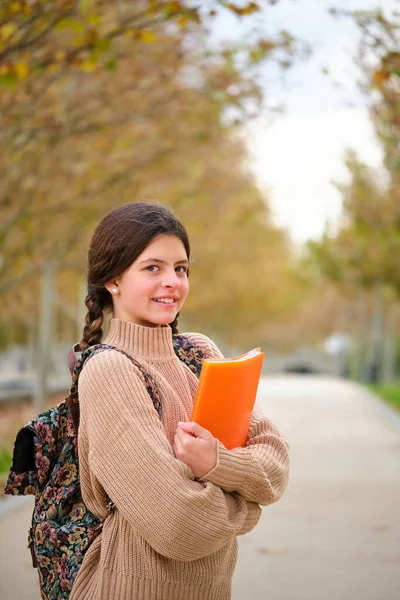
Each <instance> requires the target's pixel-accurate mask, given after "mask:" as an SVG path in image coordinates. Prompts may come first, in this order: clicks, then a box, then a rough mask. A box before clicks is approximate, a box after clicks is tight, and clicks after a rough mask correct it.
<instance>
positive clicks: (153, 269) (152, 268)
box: [145, 265, 159, 273]
mask: <svg viewBox="0 0 400 600" xmlns="http://www.w3.org/2000/svg"><path fill="white" fill-rule="evenodd" d="M158 268H159V267H158V266H157V265H149V266H148V267H146V268H145V271H150V273H154V272H155V271H156V270H157V269H158Z"/></svg>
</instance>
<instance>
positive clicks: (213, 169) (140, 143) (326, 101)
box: [0, 0, 400, 600]
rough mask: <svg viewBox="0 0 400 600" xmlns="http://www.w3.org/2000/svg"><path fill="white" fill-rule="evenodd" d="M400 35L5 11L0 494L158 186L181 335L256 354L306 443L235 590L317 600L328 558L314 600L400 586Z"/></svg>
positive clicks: (223, 18)
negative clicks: (106, 271) (111, 231)
mask: <svg viewBox="0 0 400 600" xmlns="http://www.w3.org/2000/svg"><path fill="white" fill-rule="evenodd" d="M399 42H400V12H399V3H398V2H397V1H396V0H380V1H379V2H378V1H376V0H348V1H346V2H342V1H340V0H332V1H326V2H316V1H315V0H269V1H268V0H258V1H255V2H250V1H248V0H234V1H232V2H228V1H226V0H203V1H202V2H199V1H195V0H183V1H175V0H173V1H166V0H135V2H132V1H128V0H117V1H115V2H112V3H110V2H105V1H103V0H97V1H94V0H9V1H7V2H1V3H0V156H1V159H0V297H1V312H0V479H1V481H0V484H1V486H0V487H1V489H2V488H3V484H4V482H5V479H6V476H7V471H8V469H9V466H10V463H11V452H12V445H13V440H14V437H15V433H16V431H17V429H18V428H19V427H20V426H21V425H23V424H24V422H26V421H28V420H29V419H30V418H32V417H33V416H36V414H38V412H40V411H41V410H43V409H44V408H45V407H47V406H49V405H51V404H54V403H56V402H58V401H60V400H62V399H63V398H64V397H65V395H66V393H67V390H68V387H69V383H70V377H69V372H68V369H67V353H68V350H69V349H70V347H71V346H72V344H74V343H75V342H77V341H79V340H80V339H81V333H82V328H83V323H84V317H85V306H84V297H85V294H86V289H85V266H86V253H87V246H88V241H89V238H90V235H91V233H92V231H93V229H94V227H95V225H96V224H97V222H98V221H99V220H100V219H101V218H102V217H103V215H104V214H105V213H106V212H108V211H109V210H111V209H112V208H114V207H116V206H119V205H121V204H123V203H125V202H131V201H143V200H157V201H159V202H161V203H162V204H164V205H166V206H169V207H172V209H173V210H174V211H175V213H176V214H177V216H178V217H179V218H180V219H181V220H182V222H183V223H184V224H185V225H186V227H187V229H188V231H189V235H190V239H191V244H192V249H193V264H192V266H191V275H190V280H191V294H190V296H189V299H188V300H187V303H186V305H185V308H184V310H183V312H182V315H181V316H180V321H179V325H180V331H201V332H203V333H205V334H207V335H209V336H210V337H211V338H212V339H214V340H215V341H216V343H217V344H218V345H219V346H220V347H221V349H222V351H223V352H224V353H225V355H227V356H229V355H230V356H233V355H237V354H239V353H242V352H245V351H246V350H248V349H250V348H251V347H254V346H262V348H263V350H265V352H266V357H265V364H264V379H263V382H262V384H261V387H260V394H261V395H262V398H263V401H264V402H265V408H266V410H267V411H269V412H270V414H271V416H272V417H273V418H275V417H276V420H277V423H278V424H279V426H280V427H282V429H283V431H284V432H285V433H286V434H287V435H288V438H289V439H290V441H291V443H292V448H293V450H292V451H293V464H294V467H293V473H294V475H293V476H292V482H293V483H292V485H293V488H292V492H291V493H289V492H288V495H287V497H286V498H287V500H285V501H284V502H283V503H282V504H281V503H278V504H279V507H278V508H277V509H276V511H277V512H272V513H271V514H273V515H275V517H274V519H276V521H275V520H273V522H274V523H275V522H276V524H277V525H276V530H275V538H274V535H273V532H274V530H273V529H271V523H270V522H269V521H268V528H266V529H265V536H266V538H265V539H268V541H269V543H270V545H269V546H267V547H266V546H265V542H264V545H263V546H260V543H259V542H257V543H258V544H259V546H258V549H256V550H254V553H253V554H252V553H251V551H250V549H249V548H250V545H251V544H250V545H248V546H247V553H245V554H244V555H243V556H244V559H243V560H242V562H241V567H240V569H241V570H240V572H239V573H242V574H243V584H240V582H239V579H238V580H237V581H238V583H237V586H239V587H240V585H242V588H241V589H243V596H240V598H242V597H243V598H249V597H251V598H253V597H254V598H256V597H257V598H259V597H264V596H263V593H262V592H260V594H258V592H257V593H256V592H254V593H253V595H251V594H250V595H249V594H248V589H247V582H248V578H249V573H252V569H255V570H254V576H252V582H253V585H255V586H257V585H260V586H264V587H262V590H265V589H267V588H266V587H265V582H262V577H260V574H262V573H264V566H263V564H264V563H263V564H262V566H260V565H259V563H258V562H257V561H256V562H254V563H253V562H252V561H253V558H254V560H256V558H255V557H258V558H257V560H266V559H268V560H269V561H270V562H269V565H270V569H269V571H268V573H269V575H268V582H272V583H271V585H272V586H273V585H275V587H272V588H271V589H272V590H273V591H275V593H274V597H275V598H278V597H279V598H281V597H282V598H285V600H288V599H289V598H292V597H293V598H296V599H297V600H299V599H300V600H301V598H305V599H307V600H310V599H311V598H314V597H315V598H317V599H318V600H320V598H321V597H322V596H321V594H320V592H318V591H316V592H315V594H314V595H313V592H312V591H311V588H310V587H308V588H307V590H306V588H305V587H302V585H301V583H293V584H292V590H291V592H290V589H289V588H288V587H287V586H288V583H289V582H288V575H287V573H289V579H290V573H292V576H293V574H294V573H295V571H296V569H297V571H298V572H299V573H300V571H301V572H302V573H306V574H307V573H308V572H309V571H310V569H311V566H312V565H315V564H316V563H315V561H316V560H317V557H318V556H320V557H321V556H322V557H323V561H324V562H323V563H321V565H322V567H321V565H320V567H321V568H319V567H318V568H317V572H318V573H319V576H320V577H321V582H322V583H321V586H322V587H324V588H325V589H326V590H328V591H329V589H330V590H331V595H324V596H323V597H326V598H328V597H329V598H333V597H335V598H338V599H340V600H342V599H347V598H352V597H354V594H357V593H358V594H360V593H362V594H363V597H364V598H368V599H369V600H370V599H372V598H374V599H375V600H389V599H390V600H393V599H394V598H397V597H398V590H399V589H400V582H398V584H399V585H398V586H397V587H396V586H395V583H394V582H395V577H397V575H396V574H395V571H394V561H395V558H396V556H397V558H398V548H399V547H400V546H399V542H400V537H399V536H400V532H399V530H398V523H399V522H400V519H399V518H398V516H399V515H398V510H397V516H396V515H395V507H397V509H398V506H399V501H398V500H399V499H400V496H399V488H398V483H397V487H396V488H395V481H396V475H395V473H396V468H397V471H398V466H397V467H396V465H398V464H399V461H398V448H399V439H398V431H399V429H397V430H396V433H393V431H392V430H390V432H389V430H388V429H387V428H386V425H383V424H382V423H383V422H381V421H379V420H377V417H374V418H375V421H374V423H373V424H371V422H370V421H369V420H368V419H370V418H372V414H375V413H374V411H373V410H372V408H371V406H372V405H371V404H369V403H368V402H371V398H372V396H371V395H369V396H368V394H370V392H371V391H373V392H374V393H375V394H378V395H379V396H380V398H381V399H382V400H383V401H384V403H385V402H386V403H388V404H389V405H391V406H392V408H393V409H394V412H393V411H392V412H391V415H392V416H391V417H390V419H391V423H392V424H393V423H394V420H393V419H394V416H393V415H395V414H396V412H395V411H396V410H397V409H399V408H400V302H399V297H400V269H399V260H400V43H399ZM302 382H303V383H302ZM341 386H342V387H341ZM352 386H353V387H352ZM364 392H365V394H366V395H365V396H363V395H362V394H363V393H364ZM299 398H300V399H301V400H302V402H300V403H299V402H298V400H299ZM366 398H369V400H368V401H367V400H366ZM384 403H383V404H381V406H383V407H385V406H386V405H385V404H384ZM374 406H375V405H374ZM368 407H369V408H368ZM374 410H375V409H374ZM371 411H372V412H371ZM387 414H389V413H387ZM313 419H315V420H316V421H315V422H314V421H313ZM397 423H399V421H397ZM356 426H357V427H358V429H356ZM309 431H312V432H313V434H312V436H311V437H310V436H309V435H308V432H309ZM346 435H347V436H348V438H346ZM339 447H340V448H341V452H342V454H340V453H339V454H338V448H339ZM396 449H397V450H396ZM378 450H379V452H378ZM368 453H370V454H368ZM349 459H350V460H349ZM357 461H358V462H357ZM382 465H385V468H383V466H382ZM335 477H336V479H335ZM378 480H379V482H380V483H379V486H376V485H375V484H376V481H378ZM399 480H400V478H398V479H397V482H398V481H399ZM306 484H307V485H306ZM328 484H329V485H331V487H329V485H328ZM322 485H325V487H321V486H322ZM327 485H328V487H326V486H327ZM355 485H357V486H358V487H354V486H355ZM332 486H333V487H332ZM385 486H386V487H385ZM378 487H379V490H380V495H379V497H378V495H376V496H373V494H372V491H371V490H374V489H375V488H378ZM1 493H2V491H1ZM1 493H0V494H1ZM376 493H378V492H376ZM357 494H358V495H357ZM396 494H397V496H396ZM396 497H397V499H398V500H395V499H396ZM13 500H14V499H13ZM347 502H353V504H351V505H350V504H347ZM368 502H369V504H368ZM5 503H6V501H5V500H4V498H0V509H1V505H2V504H3V505H5ZM299 507H304V512H300V513H299V510H303V508H301V509H300V508H299ZM339 509H340V510H341V511H342V512H341V513H340V514H339V512H337V511H339ZM274 510H275V508H274V509H273V511H274ZM279 511H280V512H279ZM296 511H297V512H296ZM323 511H325V513H323ZM335 511H336V512H335ZM346 511H347V512H346ZM0 512H1V511H0ZM28 512H29V511H28ZM21 514H22V513H21ZM268 514H270V513H268ZM336 514H337V515H338V517H337V519H338V520H337V522H335V520H334V519H335V515H336ZM364 517H365V519H364ZM9 518H10V519H11V517H9ZM15 519H17V517H15ZM266 519H268V518H267V517H266ZM290 519H292V521H291V520H290ZM318 519H320V520H318ZM357 519H359V521H358V520H357ZM363 519H364V520H363ZM390 519H391V521H390ZM28 520H29V518H28V516H26V515H25V516H24V518H22V516H21V518H20V522H19V521H18V523H19V525H18V527H20V529H21V532H23V531H24V528H25V523H26V528H27V527H28ZM7 522H8V521H7ZM358 522H359V529H357V526H358V525H357V523H358ZM1 523H2V524H1V527H5V525H4V523H5V520H4V519H3V520H2V521H1ZM9 523H10V525H9V527H11V529H10V531H14V527H15V528H17V522H15V525H14V524H13V523H14V522H13V521H12V520H10V521H9ZM264 523H265V527H267V525H266V523H267V520H265V521H264ZM312 523H314V527H315V530H312ZM395 523H397V526H396V525H395ZM303 524H304V527H306V526H307V527H311V529H308V530H304V531H303V530H301V527H302V526H303ZM307 524H308V525H307ZM310 524H311V525H310ZM354 524H356V529H355V530H354V529H352V526H353V525H354ZM299 527H300V529H299ZM396 527H397V529H396ZM0 530H1V532H2V533H1V536H2V538H3V539H4V540H9V539H10V533H9V532H8V530H7V531H6V530H4V531H3V529H0ZM259 531H264V530H262V528H261V529H259ZM271 531H272V533H271ZM313 531H314V532H315V538H314V537H313V535H314V533H313ZM7 532H8V533H7ZM307 532H308V533H307ZM310 532H311V533H310ZM338 532H339V533H338ZM351 532H352V533H351ZM396 532H397V533H396ZM22 535H23V536H24V535H25V533H23V534H22V533H21V536H22ZM259 535H260V534H259ZM262 535H264V533H262ZM335 535H338V536H339V537H340V536H342V537H341V538H340V539H339V538H338V539H337V540H336V538H335ZM346 535H347V536H348V537H346ZM271 536H272V537H271ZM318 536H319V537H318ZM374 536H375V537H374ZM379 536H380V537H379ZM385 536H389V538H388V537H385ZM390 536H391V537H390ZM396 536H397V537H396ZM378 538H379V542H380V544H381V545H380V546H379V548H380V550H379V552H380V553H381V554H380V555H379V558H378V559H376V556H377V555H376V552H378V550H377V548H378V543H377V540H378ZM21 539H22V537H21ZM246 539H247V537H246V538H245V540H244V542H243V544H245V542H246ZM273 539H275V541H276V544H275V547H274V546H273V543H274V542H273ZM317 539H318V540H320V541H319V542H318V543H317V542H316V540H317ZM271 540H272V541H271ZM299 540H300V541H301V540H303V542H302V543H303V545H304V548H303V550H302V552H303V555H302V556H303V557H304V562H301V560H299V555H298V554H296V544H299V543H300V542H299ZM326 540H328V541H326ZM335 540H336V541H335ZM388 540H389V542H390V540H391V542H392V546H390V544H389V542H388ZM314 542H315V545H314V546H313V544H314ZM24 543H25V542H24ZM255 543H256V542H254V544H255ZM18 544H19V542H18ZM285 544H286V547H284V545H285ZM318 544H319V545H318ZM329 544H330V545H329ZM335 544H336V545H335ZM352 544H353V545H352ZM353 546H354V548H356V549H355V550H354V552H353V550H352V548H353ZM243 547H244V548H246V546H243ZM21 548H22V546H21ZM260 548H261V549H260ZM288 548H289V550H288ZM310 548H311V550H310ZM313 548H314V550H312V549H313ZM335 548H336V550H335ZM349 548H350V550H349ZM366 548H369V550H368V552H369V554H368V556H367V554H366V552H367V550H366ZM389 548H391V550H390V549H389ZM1 549H2V550H3V551H4V552H3V555H2V556H3V558H4V561H5V559H6V558H7V557H8V556H9V557H15V562H14V563H13V564H14V567H13V568H15V573H16V576H15V577H14V576H13V580H12V579H11V575H10V573H12V571H11V570H10V569H11V567H10V565H9V563H8V562H7V563H6V561H5V562H4V570H3V571H2V572H1V573H2V574H3V572H4V573H6V574H7V575H8V577H9V580H8V583H7V582H5V583H4V581H5V580H4V578H3V575H2V574H1V577H0V589H1V590H2V597H6V598H7V599H8V598H13V599H14V600H15V598H17V595H16V593H17V592H16V591H15V589H16V588H15V582H16V581H17V580H18V579H19V573H21V566H20V563H18V562H17V561H18V560H20V558H19V552H20V553H21V560H22V561H25V563H26V568H28V562H29V558H28V556H26V557H25V555H22V552H23V550H22V549H20V546H19V545H18V550H15V552H14V553H13V552H11V551H9V546H8V545H6V544H3V547H2V548H1ZM310 552H311V554H310ZM312 552H314V554H312ZM324 552H325V554H324ZM335 552H336V553H337V554H335ZM351 552H353V554H352V555H351V556H350V554H351ZM374 552H375V554H374ZM26 553H27V551H26ZM290 553H292V554H291V556H292V557H293V563H290V564H292V570H290V569H289V571H287V567H288V562H287V556H286V555H290ZM307 553H308V554H307ZM363 553H364V554H363ZM27 554H28V553H27ZM339 555H340V558H339ZM334 556H336V558H334V559H333V558H332V557H334ZM351 557H353V558H354V557H355V558H354V561H353V563H351V564H352V567H351V568H352V569H353V567H354V569H355V571H354V572H356V576H355V579H354V578H353V580H351V582H352V583H351V582H350V579H346V577H347V571H346V568H347V567H348V565H349V564H350V562H349V561H350V558H351ZM360 557H361V558H362V560H361V558H360ZM3 558H2V560H3ZM353 558H351V560H353ZM370 559H371V561H372V560H373V561H374V563H372V562H371V564H370V563H368V560H370ZM12 560H14V558H12ZM321 560H322V559H321ZM335 560H336V563H335ZM274 561H275V562H274ZM285 561H286V562H285ZM332 561H333V562H332ZM338 561H339V562H338ZM340 561H342V562H340ZM357 561H358V562H357ZM379 561H381V562H379ZM385 561H386V562H385ZM25 563H24V564H25ZM333 563H335V564H338V565H339V567H338V572H337V573H336V574H332V572H331V569H332V564H333ZM378 563H379V565H381V566H380V567H379V569H381V570H380V571H379V570H378V571H377V570H376V569H375V567H376V565H377V564H378ZM21 564H22V563H21ZM260 564H261V563H260ZM252 565H253V566H252ZM254 565H258V566H257V568H256V567H254ZM279 565H281V566H279ZM354 565H355V566H354ZM357 565H358V566H357ZM379 565H378V566H379ZM391 565H392V566H391ZM280 569H281V570H280ZM357 569H359V570H358V571H357ZM374 569H375V570H374ZM385 569H386V570H385ZM390 569H392V570H391V571H390ZM307 570H308V571H307ZM328 573H331V575H330V576H329V577H331V579H330V580H329V577H328V575H327V574H328ZM309 576H310V579H309V581H313V580H314V579H313V578H314V577H315V575H311V573H309ZM379 576H380V577H381V579H379ZM240 577H242V575H239V578H240ZM273 577H275V580H274V579H273ZM279 577H281V581H278V580H279ZM299 577H300V579H301V577H303V575H301V574H299ZM368 577H370V578H375V579H374V580H372V579H371V580H369V579H368ZM276 578H278V580H277V579H276ZM324 578H325V579H324ZM300 579H299V581H300ZM328 580H329V581H330V582H331V583H329V584H327V582H328ZM240 581H242V580H240ZM277 581H278V583H277ZM293 581H295V579H294V580H293ZM397 581H398V580H397ZM274 582H275V583H274ZM346 582H347V583H348V587H347V588H346V587H342V588H340V585H342V586H346V585H347V583H346ZM349 582H350V583H351V585H350V583H349ZM1 585H3V588H1ZM21 585H22V586H24V585H25V584H24V583H21ZM35 585H36V584H35ZM352 585H353V587H351V586H352ZM374 585H375V587H374ZM329 586H331V588H329ZM332 586H333V587H332ZM335 586H336V588H337V589H336V588H335ZM337 586H339V587H337ZM363 586H364V588H363ZM239 587H237V588H236V589H237V590H239ZM328 588H329V589H328ZM395 588H396V589H395ZM260 589H261V588H260ZM278 589H280V590H284V591H283V592H282V593H283V596H279V594H278V593H277V590H278ZM302 590H303V591H302ZM332 590H333V591H332ZM344 590H347V591H344ZM7 593H8V594H9V595H7ZM237 593H238V594H239V591H237ZM33 594H34V595H32V598H33V597H35V598H36V597H38V595H37V594H38V590H37V588H35V590H34V592H33ZM290 594H292V595H290ZM327 594H328V592H327ZM19 597H21V598H28V597H29V598H30V597H31V596H28V595H24V594H22V595H21V596H18V598H19ZM236 597H237V598H238V599H239V595H238V596H235V598H236Z"/></svg>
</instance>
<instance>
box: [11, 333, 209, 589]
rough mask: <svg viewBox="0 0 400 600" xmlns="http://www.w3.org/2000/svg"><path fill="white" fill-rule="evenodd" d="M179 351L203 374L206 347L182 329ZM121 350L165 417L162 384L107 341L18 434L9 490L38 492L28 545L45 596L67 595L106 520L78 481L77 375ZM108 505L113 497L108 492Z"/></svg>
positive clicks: (85, 354) (91, 350)
mask: <svg viewBox="0 0 400 600" xmlns="http://www.w3.org/2000/svg"><path fill="white" fill-rule="evenodd" d="M173 344H174V350H175V353H176V355H177V356H178V358H179V359H180V360H182V361H183V362H184V363H185V364H186V365H187V366H188V367H189V368H190V369H191V370H192V371H193V372H194V373H195V374H196V375H197V376H200V371H201V366H202V362H203V359H204V356H203V353H202V352H201V350H199V349H198V348H197V347H195V346H193V344H192V343H191V342H190V341H189V340H188V339H187V338H186V337H185V336H182V335H174V336H173ZM107 350H118V352H121V353H122V354H125V356H127V357H128V358H129V359H130V360H131V362H132V363H133V365H134V366H135V367H136V368H137V369H138V370H139V371H140V373H141V374H142V376H143V378H144V381H145V384H146V388H147V391H148V393H149V396H150V397H151V399H152V401H153V404H154V408H155V409H156V410H157V412H158V414H159V416H160V417H161V402H160V397H159V393H158V390H157V387H156V385H155V383H154V381H153V380H152V378H151V377H150V375H149V374H148V373H147V371H146V370H145V369H144V368H143V367H142V366H141V365H140V363H138V362H137V361H136V360H135V359H134V358H132V357H131V356H129V355H128V354H126V353H125V352H124V351H123V350H120V349H119V348H115V347H114V346H109V345H105V344H97V345H95V346H91V347H90V348H88V349H87V350H85V351H84V352H82V354H81V356H80V358H79V359H78V361H77V362H76V364H75V367H74V370H73V374H72V385H71V389H70V393H69V396H68V398H67V399H66V400H65V401H64V402H61V403H60V404H59V405H57V406H54V407H53V408H50V409H49V410H47V411H46V412H44V413H42V414H41V415H39V416H38V417H37V418H36V419H33V420H32V421H30V422H29V423H27V425H25V426H24V427H23V428H22V429H21V430H20V431H19V432H18V434H17V437H16V440H15V445H14V453H13V463H12V466H11V470H10V473H9V477H8V480H7V484H6V488H5V490H4V491H5V493H6V494H12V495H29V494H32V495H34V496H35V506H34V509H33V515H32V524H31V527H30V529H29V538H28V547H29V548H30V550H31V553H32V562H33V566H34V567H37V569H38V574H39V583H40V589H41V597H42V599H43V600H67V598H68V597H69V594H70V592H71V588H72V584H73V582H74V581H75V577H76V575H77V573H78V570H79V567H80V566H81V564H82V561H83V558H84V556H85V552H86V551H87V549H88V548H89V546H90V544H91V543H92V542H93V540H94V539H95V538H96V537H97V536H98V535H99V533H100V531H101V528H102V523H101V522H100V521H99V520H98V519H97V517H95V516H94V515H93V514H92V513H91V512H90V511H89V509H88V508H87V507H86V505H85V503H84V502H83V499H82V494H81V488H80V483H79V464H78V451H77V450H78V449H77V432H78V427H79V403H78V379H79V375H80V373H81V371H82V367H83V365H84V363H85V362H86V361H87V360H88V359H89V358H91V357H92V356H94V355H95V354H97V353H99V352H104V351H107ZM106 502H107V507H108V509H109V510H110V511H112V510H113V503H112V501H111V499H110V498H108V497H106Z"/></svg>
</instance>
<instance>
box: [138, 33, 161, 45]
mask: <svg viewBox="0 0 400 600" xmlns="http://www.w3.org/2000/svg"><path fill="white" fill-rule="evenodd" d="M156 39H157V36H156V34H155V33H154V32H153V31H141V32H140V40H141V41H142V42H144V43H145V44H153V43H154V42H155V41H156Z"/></svg>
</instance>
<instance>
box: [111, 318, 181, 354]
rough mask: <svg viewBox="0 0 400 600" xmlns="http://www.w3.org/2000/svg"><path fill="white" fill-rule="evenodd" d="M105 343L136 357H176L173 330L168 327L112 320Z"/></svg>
mask: <svg viewBox="0 0 400 600" xmlns="http://www.w3.org/2000/svg"><path fill="white" fill-rule="evenodd" d="M104 343H105V344H110V345H112V346H117V347H118V348H121V349H122V350H125V352H127V353H128V354H132V355H133V356H135V357H137V356H141V357H143V358H145V357H148V358H161V357H168V356H175V352H174V346H173V343H172V330H171V328H170V327H169V326H168V325H167V326H165V327H164V326H161V327H144V326H143V325H137V324H136V323H132V322H130V321H120V320H119V319H111V321H110V329H109V332H108V335H107V338H106V339H105V340H104Z"/></svg>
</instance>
